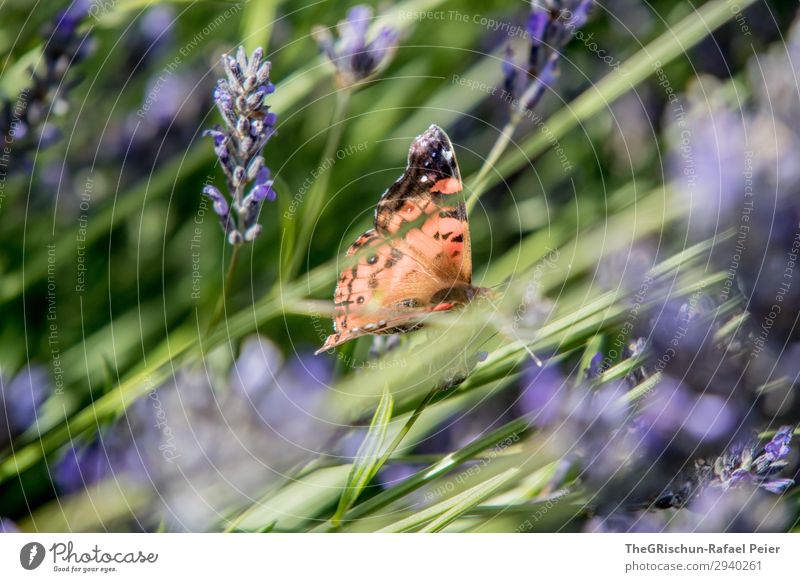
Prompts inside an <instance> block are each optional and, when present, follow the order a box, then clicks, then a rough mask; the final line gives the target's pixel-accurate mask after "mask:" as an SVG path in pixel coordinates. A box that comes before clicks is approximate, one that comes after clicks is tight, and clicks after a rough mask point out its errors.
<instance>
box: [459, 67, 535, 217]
mask: <svg viewBox="0 0 800 582" xmlns="http://www.w3.org/2000/svg"><path fill="white" fill-rule="evenodd" d="M538 83H539V82H538V80H534V81H533V82H532V83H531V84H530V85H529V86H528V88H527V89H526V90H525V92H524V93H523V94H522V97H520V99H519V102H520V103H525V102H527V101H528V100H530V99H531V98H532V97H533V94H534V93H535V92H536V90H537V89H538V87H539V84H538ZM529 112H530V110H529V109H526V110H524V111H522V110H519V109H514V108H512V109H511V117H510V119H509V120H508V122H507V123H506V125H505V127H503V130H502V131H501V132H500V137H498V138H497V140H496V141H495V142H494V145H493V146H492V149H491V150H489V155H488V156H486V159H485V160H484V161H483V165H482V166H481V169H480V170H478V175H477V176H476V177H475V186H473V188H472V192H471V194H470V195H469V199H468V200H467V213H471V212H472V209H473V208H474V207H475V204H477V203H478V200H479V199H480V197H481V196H482V195H483V193H484V192H485V191H486V188H487V187H488V185H489V184H490V183H491V182H490V181H489V180H487V177H488V176H489V172H490V171H491V170H492V169H493V168H494V167H495V164H497V162H498V160H500V156H502V155H503V152H505V151H506V148H508V144H510V143H511V137H512V136H513V135H514V132H515V131H516V130H517V126H519V124H520V122H521V121H522V119H523V117H525V114H528V113H529Z"/></svg>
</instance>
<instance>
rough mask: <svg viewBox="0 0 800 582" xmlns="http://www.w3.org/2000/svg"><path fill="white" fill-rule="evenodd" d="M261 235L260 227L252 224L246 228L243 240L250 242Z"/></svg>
mask: <svg viewBox="0 0 800 582" xmlns="http://www.w3.org/2000/svg"><path fill="white" fill-rule="evenodd" d="M260 234H261V225H260V224H254V225H253V226H251V227H250V228H248V229H247V230H246V231H245V233H244V240H246V241H247V242H252V241H254V240H256V238H258V235H260Z"/></svg>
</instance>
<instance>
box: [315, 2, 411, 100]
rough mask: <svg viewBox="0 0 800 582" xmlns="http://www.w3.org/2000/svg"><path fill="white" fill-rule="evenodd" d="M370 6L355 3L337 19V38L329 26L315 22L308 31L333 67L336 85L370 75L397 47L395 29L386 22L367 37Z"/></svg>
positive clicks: (383, 66) (347, 85)
mask: <svg viewBox="0 0 800 582" xmlns="http://www.w3.org/2000/svg"><path fill="white" fill-rule="evenodd" d="M372 18H373V12H372V8H370V7H369V6H365V5H358V6H354V7H353V8H351V9H350V10H349V11H348V13H347V18H346V20H343V21H341V22H340V23H339V25H338V27H337V30H338V33H339V40H338V41H336V40H334V37H333V34H332V33H331V31H330V29H329V28H325V27H323V26H315V27H314V28H313V29H312V32H311V34H312V35H313V36H314V39H315V40H316V41H317V44H318V45H319V47H320V50H322V52H323V53H324V54H325V56H326V57H328V60H330V62H331V63H332V64H333V66H334V67H335V68H336V82H337V84H338V85H339V87H342V88H348V87H352V86H354V85H356V84H357V83H361V82H363V81H366V80H368V79H371V78H373V77H374V76H375V75H377V74H378V73H380V72H381V71H382V70H384V69H385V68H386V67H387V66H388V65H389V62H390V61H391V59H392V55H393V54H394V52H395V50H396V49H397V41H398V39H399V38H400V34H399V32H398V31H397V30H396V29H394V28H392V27H389V26H384V27H382V28H381V29H380V30H379V31H378V33H377V35H376V36H375V37H374V38H373V39H371V40H367V39H368V36H369V26H370V23H371V22H372Z"/></svg>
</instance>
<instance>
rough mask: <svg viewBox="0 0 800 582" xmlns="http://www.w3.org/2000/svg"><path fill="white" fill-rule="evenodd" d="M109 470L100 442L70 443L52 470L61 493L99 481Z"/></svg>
mask: <svg viewBox="0 0 800 582" xmlns="http://www.w3.org/2000/svg"><path fill="white" fill-rule="evenodd" d="M109 470H110V465H109V461H108V457H107V455H106V452H105V450H104V449H103V446H102V442H101V441H100V440H99V439H95V440H93V441H91V442H90V443H88V444H72V445H70V447H69V448H68V449H67V450H66V451H65V452H64V453H63V455H62V457H61V458H60V459H59V461H58V464H57V465H56V468H55V472H54V479H55V482H56V483H57V484H58V488H59V490H60V491H61V492H62V493H67V494H69V493H74V492H76V491H80V490H81V489H84V488H86V487H90V486H92V485H94V484H95V483H98V482H99V481H101V480H102V479H103V478H104V477H106V475H107V474H108V472H109Z"/></svg>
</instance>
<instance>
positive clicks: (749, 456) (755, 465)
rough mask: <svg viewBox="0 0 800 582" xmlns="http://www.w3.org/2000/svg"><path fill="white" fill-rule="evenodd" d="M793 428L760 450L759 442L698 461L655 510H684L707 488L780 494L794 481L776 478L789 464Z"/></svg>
mask: <svg viewBox="0 0 800 582" xmlns="http://www.w3.org/2000/svg"><path fill="white" fill-rule="evenodd" d="M793 432H794V427H791V426H782V427H781V428H780V429H779V430H778V432H777V433H776V434H775V436H774V437H772V439H771V440H770V441H769V442H768V443H767V444H765V445H764V447H763V448H759V446H758V439H757V438H753V439H750V440H749V441H747V442H745V443H738V444H735V445H733V446H732V447H730V448H729V449H728V450H727V451H725V452H724V453H723V454H722V455H720V456H719V457H717V458H716V459H715V460H713V462H706V461H705V460H703V459H699V460H697V461H696V462H695V466H694V468H693V469H692V471H690V472H689V473H688V474H685V475H682V476H681V477H679V479H677V480H676V483H675V484H673V485H672V486H671V487H668V488H667V489H666V490H665V491H664V492H662V494H661V495H660V496H659V497H658V498H657V499H656V500H655V502H654V503H653V507H656V508H660V509H665V508H668V507H684V506H685V505H687V504H689V503H690V502H693V501H694V499H695V498H696V497H698V496H700V495H703V494H705V492H706V490H708V489H722V490H727V489H731V488H734V487H739V486H742V485H745V484H750V485H755V486H757V487H760V488H761V489H764V490H765V491H768V492H770V493H776V494H780V493H783V492H784V491H786V490H787V489H788V488H789V487H791V486H792V485H794V479H788V478H781V477H776V475H777V474H778V473H780V472H781V471H782V470H783V469H785V468H786V466H787V465H788V462H787V461H786V457H787V456H788V455H789V453H790V452H791V449H790V447H789V443H790V442H791V440H792V434H793Z"/></svg>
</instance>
